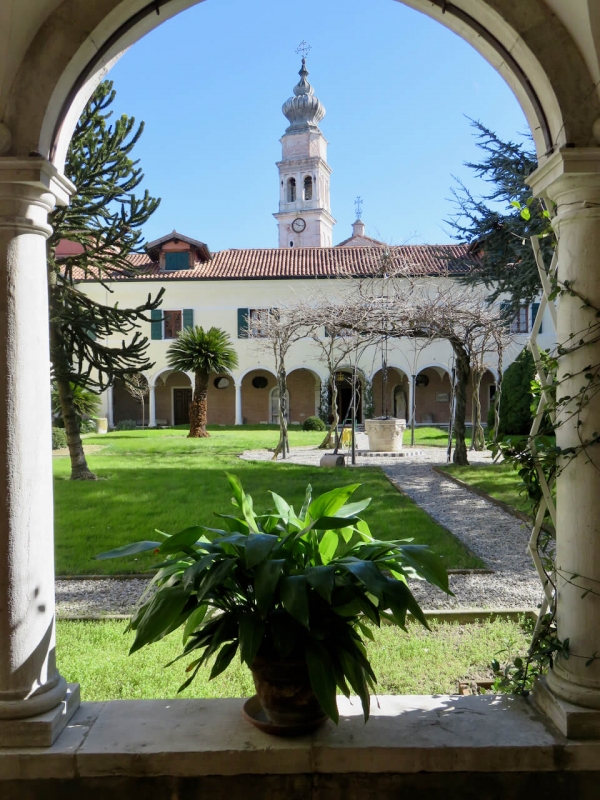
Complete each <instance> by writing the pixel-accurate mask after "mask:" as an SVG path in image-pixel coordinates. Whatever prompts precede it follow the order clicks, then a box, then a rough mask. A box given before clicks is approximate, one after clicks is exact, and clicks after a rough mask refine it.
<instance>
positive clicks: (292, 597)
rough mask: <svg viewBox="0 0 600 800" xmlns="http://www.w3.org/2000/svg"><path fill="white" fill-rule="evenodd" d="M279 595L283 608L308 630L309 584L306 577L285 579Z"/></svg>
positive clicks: (292, 576) (293, 576) (295, 576)
mask: <svg viewBox="0 0 600 800" xmlns="http://www.w3.org/2000/svg"><path fill="white" fill-rule="evenodd" d="M279 594H280V596H281V602H282V603H283V607H284V608H285V610H286V611H287V612H288V614H289V615H290V617H293V618H294V619H295V620H296V621H297V622H299V623H300V624H301V625H304V627H305V628H308V627H309V619H308V583H307V580H306V576H305V575H288V577H287V578H283V580H282V581H281V585H280V588H279Z"/></svg>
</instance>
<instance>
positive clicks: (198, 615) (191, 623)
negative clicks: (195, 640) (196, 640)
mask: <svg viewBox="0 0 600 800" xmlns="http://www.w3.org/2000/svg"><path fill="white" fill-rule="evenodd" d="M207 608H208V606H205V605H201V606H198V608H196V609H195V610H194V611H192V613H191V614H190V615H189V617H188V618H187V620H186V623H185V627H184V629H183V641H182V644H185V643H186V642H187V640H188V639H189V637H190V636H191V634H192V633H193V632H194V631H195V630H196V628H197V627H198V625H200V623H201V622H202V621H203V620H204V617H205V616H206V610H207Z"/></svg>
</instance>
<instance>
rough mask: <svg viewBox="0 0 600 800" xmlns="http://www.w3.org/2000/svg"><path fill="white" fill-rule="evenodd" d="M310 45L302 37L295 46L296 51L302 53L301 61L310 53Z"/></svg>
mask: <svg viewBox="0 0 600 800" xmlns="http://www.w3.org/2000/svg"><path fill="white" fill-rule="evenodd" d="M311 50H312V47H311V46H310V45H309V44H308V43H307V42H306V40H305V39H302V41H301V42H300V44H299V45H298V47H297V48H296V53H298V54H300V53H302V61H305V60H306V56H307V55H308V54H309V53H310V51H311Z"/></svg>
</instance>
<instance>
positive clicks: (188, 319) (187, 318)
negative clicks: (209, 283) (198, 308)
mask: <svg viewBox="0 0 600 800" xmlns="http://www.w3.org/2000/svg"><path fill="white" fill-rule="evenodd" d="M183 327H184V328H193V327H194V309H193V308H184V309H183Z"/></svg>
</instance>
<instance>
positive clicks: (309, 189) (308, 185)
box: [302, 175, 313, 200]
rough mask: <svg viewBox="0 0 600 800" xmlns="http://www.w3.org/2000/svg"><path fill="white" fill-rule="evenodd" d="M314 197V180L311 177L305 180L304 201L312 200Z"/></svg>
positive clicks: (308, 176)
mask: <svg viewBox="0 0 600 800" xmlns="http://www.w3.org/2000/svg"><path fill="white" fill-rule="evenodd" d="M312 196H313V179H312V177H311V176H310V175H307V176H306V178H304V188H303V198H302V199H303V200H312Z"/></svg>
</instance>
